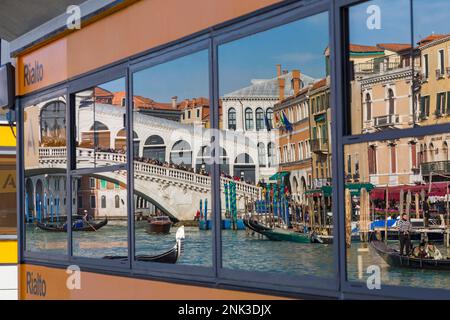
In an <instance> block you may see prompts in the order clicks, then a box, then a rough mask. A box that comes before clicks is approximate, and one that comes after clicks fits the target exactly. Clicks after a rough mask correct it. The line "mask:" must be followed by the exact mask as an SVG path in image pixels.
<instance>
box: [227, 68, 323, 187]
mask: <svg viewBox="0 0 450 320" xmlns="http://www.w3.org/2000/svg"><path fill="white" fill-rule="evenodd" d="M313 81H314V79H313V78H312V77H310V76H308V75H305V74H301V75H300V73H299V72H298V71H292V72H287V71H283V70H282V67H281V65H277V77H275V78H272V79H253V80H252V82H251V85H249V86H247V87H245V88H241V89H238V90H235V91H233V92H229V93H226V94H224V95H223V96H222V99H221V101H222V105H223V114H224V115H225V116H224V117H223V128H224V130H232V131H236V132H237V133H243V134H244V136H245V137H246V138H247V139H249V140H250V141H254V143H255V144H256V145H257V148H258V164H259V168H258V170H259V172H260V177H261V179H264V180H266V181H268V180H269V178H270V177H271V176H272V175H273V174H275V172H277V164H278V163H279V162H278V161H279V160H280V159H281V158H280V157H279V151H278V150H277V147H276V145H277V135H278V134H279V132H278V128H277V127H276V126H275V125H274V121H273V120H274V119H273V114H274V105H275V104H276V103H277V102H278V101H281V100H284V98H285V97H286V98H287V97H290V96H293V95H294V92H297V93H298V90H300V89H303V88H304V87H306V86H307V85H308V84H310V83H312V82H313ZM267 125H270V127H271V128H267ZM277 154H278V157H277Z"/></svg>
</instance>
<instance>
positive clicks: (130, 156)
mask: <svg viewBox="0 0 450 320" xmlns="http://www.w3.org/2000/svg"><path fill="white" fill-rule="evenodd" d="M125 79H126V84H125V91H126V103H125V106H126V112H125V120H126V127H127V128H126V136H127V143H126V145H127V164H126V165H127V203H128V206H127V219H128V223H127V230H128V260H129V268H130V269H132V268H133V264H134V263H133V262H134V245H135V237H134V141H133V130H134V128H133V76H132V73H131V71H130V68H129V67H128V68H127V70H126V76H125Z"/></svg>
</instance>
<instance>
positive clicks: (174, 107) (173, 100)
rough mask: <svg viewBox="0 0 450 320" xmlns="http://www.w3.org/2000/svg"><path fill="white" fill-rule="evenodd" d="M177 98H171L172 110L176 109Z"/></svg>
mask: <svg viewBox="0 0 450 320" xmlns="http://www.w3.org/2000/svg"><path fill="white" fill-rule="evenodd" d="M177 99H178V97H177V96H173V97H172V109H177Z"/></svg>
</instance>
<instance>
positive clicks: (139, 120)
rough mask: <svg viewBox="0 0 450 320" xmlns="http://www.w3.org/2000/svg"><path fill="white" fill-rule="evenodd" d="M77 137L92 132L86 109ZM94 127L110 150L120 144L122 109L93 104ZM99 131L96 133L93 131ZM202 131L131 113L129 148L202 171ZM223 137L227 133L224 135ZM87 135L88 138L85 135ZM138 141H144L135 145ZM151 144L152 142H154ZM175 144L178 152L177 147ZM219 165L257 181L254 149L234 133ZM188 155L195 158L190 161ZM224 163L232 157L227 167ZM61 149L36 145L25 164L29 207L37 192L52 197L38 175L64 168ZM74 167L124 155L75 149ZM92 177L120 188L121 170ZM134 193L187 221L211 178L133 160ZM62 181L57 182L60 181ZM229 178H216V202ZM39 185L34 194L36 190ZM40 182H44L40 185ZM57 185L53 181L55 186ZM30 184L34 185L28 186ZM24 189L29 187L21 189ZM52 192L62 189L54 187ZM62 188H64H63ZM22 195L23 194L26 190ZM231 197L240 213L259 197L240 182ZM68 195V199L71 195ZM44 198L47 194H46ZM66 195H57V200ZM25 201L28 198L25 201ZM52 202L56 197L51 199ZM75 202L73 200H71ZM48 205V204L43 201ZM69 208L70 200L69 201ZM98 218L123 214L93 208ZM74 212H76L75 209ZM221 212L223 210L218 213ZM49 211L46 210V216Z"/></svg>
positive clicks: (100, 163)
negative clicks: (32, 159) (31, 161)
mask: <svg viewBox="0 0 450 320" xmlns="http://www.w3.org/2000/svg"><path fill="white" fill-rule="evenodd" d="M78 117H79V119H80V120H79V124H80V128H79V132H78V133H77V134H79V137H78V141H82V140H83V135H84V134H90V133H91V134H92V129H94V127H93V123H94V121H93V113H92V108H90V107H88V108H83V109H81V110H80V112H79V115H78ZM95 123H96V126H95V128H96V129H97V131H96V134H100V133H102V134H103V136H104V137H105V136H108V137H109V139H110V146H111V148H113V149H115V147H116V146H118V145H119V144H120V145H122V146H123V143H124V141H123V139H124V135H123V134H122V132H124V131H123V127H122V125H123V108H119V107H116V106H111V105H98V104H97V105H96V108H95ZM99 128H100V129H101V130H99ZM206 132H208V131H207V130H205V129H203V128H195V127H194V126H192V125H186V124H181V123H179V122H175V121H170V120H166V119H161V118H156V117H152V116H149V115H142V114H139V113H137V114H134V148H135V152H139V156H140V157H141V156H145V157H147V158H152V157H153V156H156V157H157V158H158V159H160V160H162V161H164V160H166V159H167V160H170V161H171V162H175V163H181V162H182V163H184V164H185V165H191V166H192V167H194V168H197V169H198V168H205V166H206V169H208V163H209V161H208V160H209V159H210V158H211V157H210V154H209V153H210V151H209V148H208V147H205V146H206V143H204V142H205V141H208V140H209V133H208V136H206ZM227 134H228V133H227ZM91 137H92V135H91ZM141 137H143V138H144V140H143V141H144V143H143V144H141ZM153 142H157V144H154V143H153ZM178 146H181V147H180V148H177V147H178ZM221 146H222V148H221V152H220V161H221V169H222V170H223V171H226V172H230V173H231V174H233V173H234V174H242V173H243V174H244V177H249V176H250V175H253V177H251V178H252V180H253V179H255V180H254V181H257V179H259V173H258V164H257V163H255V162H254V160H253V159H255V160H256V161H257V160H258V156H257V150H256V147H255V146H253V143H252V142H251V141H248V139H247V140H246V139H245V137H244V139H242V137H238V134H234V133H231V134H228V135H227V136H226V137H225V138H224V139H223V143H222V144H221ZM193 155H196V156H195V157H194V156H193ZM228 159H234V161H233V162H232V163H230V162H229V161H228ZM66 160H67V155H66V148H65V147H39V164H38V165H35V166H28V167H27V172H26V175H27V176H28V177H32V179H29V180H30V181H29V182H28V181H27V183H28V184H30V186H29V188H31V189H32V190H33V191H31V190H30V196H31V195H32V198H33V200H32V201H33V203H36V193H38V192H41V195H40V199H41V200H43V194H42V193H43V192H44V191H42V190H43V189H46V188H47V191H45V192H48V194H54V193H55V192H54V190H52V188H54V187H53V186H54V184H52V183H50V184H49V186H47V187H45V186H43V183H42V181H43V180H44V174H48V176H47V178H48V177H49V176H50V177H52V176H53V177H57V176H60V177H61V174H62V173H63V172H64V170H65V169H66ZM76 160H77V168H88V167H92V166H93V163H94V162H95V163H96V165H97V166H106V165H117V164H123V163H126V156H125V155H124V154H121V153H116V152H99V151H95V152H94V150H93V149H89V148H81V147H80V148H77V151H76ZM94 176H95V177H96V178H99V179H102V180H107V181H110V182H113V183H120V184H121V185H126V171H114V172H101V173H97V174H96V175H94ZM134 177H135V179H134V188H135V190H134V193H135V199H138V201H139V199H145V200H146V201H148V202H150V203H152V204H153V205H155V206H156V207H158V208H160V209H161V210H162V211H164V212H165V213H167V214H169V215H171V216H173V217H175V218H177V219H180V220H185V219H186V220H188V219H192V217H193V216H194V214H195V211H196V210H197V208H198V207H199V202H200V200H203V201H204V200H205V199H208V203H209V205H208V206H209V207H211V196H210V192H211V179H210V177H208V176H205V175H201V174H196V173H193V172H189V171H185V170H178V169H174V168H168V167H163V166H160V165H152V164H149V163H146V162H140V161H135V162H134ZM61 181H62V180H61ZM230 181H231V180H230V179H226V178H224V177H221V190H222V191H221V198H222V203H224V194H223V185H224V183H227V182H230ZM39 183H40V184H41V186H40V191H39V190H37V188H39ZM44 184H45V183H44ZM58 184H59V183H58ZM33 185H34V187H33ZM26 188H27V189H29V188H28V187H27V186H26ZM58 190H62V188H59V186H58ZM64 190H65V189H64ZM27 192H28V191H27ZM112 192H115V194H116V195H117V190H113V191H112ZM121 192H122V193H121V197H122V198H125V196H124V194H125V193H126V191H125V190H121ZM236 193H237V201H238V208H240V209H242V208H243V207H244V205H245V201H246V200H251V199H256V198H257V197H258V195H259V193H260V190H259V188H258V187H256V186H255V185H253V184H248V183H244V182H237V183H236ZM73 196H74V195H73ZM47 197H48V198H49V197H50V195H47ZM62 197H64V198H65V197H66V195H63V192H62V191H59V195H58V199H62ZM30 198H31V197H30ZM53 198H56V196H53ZM74 198H75V197H74ZM113 199H114V195H111V197H110V199H108V200H107V201H108V202H114V200H113ZM47 201H48V200H47ZM59 202H60V203H59V205H60V207H61V209H60V213H61V214H64V213H65V209H64V208H63V206H62V200H59ZM73 205H74V207H75V206H76V201H74V202H73ZM97 208H98V209H97V210H98V215H100V216H103V215H105V214H107V215H123V214H124V213H125V211H124V210H116V213H113V212H111V211H108V210H103V211H102V210H101V208H100V206H97ZM75 209H76V208H75ZM222 211H224V209H223V210H222ZM48 212H49V210H48V209H47V214H48Z"/></svg>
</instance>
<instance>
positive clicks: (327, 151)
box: [309, 76, 332, 188]
mask: <svg viewBox="0 0 450 320" xmlns="http://www.w3.org/2000/svg"><path fill="white" fill-rule="evenodd" d="M330 107H331V106H330V77H329V76H328V77H326V78H323V79H321V80H319V81H317V82H315V83H314V84H313V85H312V86H311V88H310V90H309V127H310V132H311V133H310V134H311V138H310V139H311V140H310V141H311V142H310V145H311V153H312V157H311V158H312V188H321V187H323V186H326V185H330V184H331V154H332V151H331V108H330Z"/></svg>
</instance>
